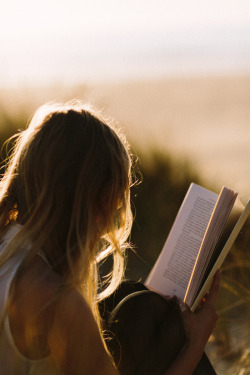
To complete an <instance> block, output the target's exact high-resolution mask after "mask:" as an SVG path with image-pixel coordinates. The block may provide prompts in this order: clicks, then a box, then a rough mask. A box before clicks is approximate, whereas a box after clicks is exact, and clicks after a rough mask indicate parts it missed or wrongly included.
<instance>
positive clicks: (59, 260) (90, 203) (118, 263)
mask: <svg viewBox="0 0 250 375" xmlns="http://www.w3.org/2000/svg"><path fill="white" fill-rule="evenodd" d="M130 185H131V156H130V152H129V146H128V144H127V142H126V139H125V138H124V136H123V135H122V134H121V132H120V131H119V130H118V129H116V128H115V127H114V125H113V124H112V122H110V121H107V120H106V119H105V118H104V117H102V116H101V114H100V113H98V112H97V111H96V110H94V109H93V108H91V107H88V106H85V105H83V104H82V103H81V102H80V101H73V102H68V103H65V104H63V103H51V104H47V105H45V106H42V107H41V108H40V109H38V111H37V112H36V113H35V115H34V116H33V118H32V120H31V122H30V124H29V126H28V127H27V129H26V130H24V131H22V132H20V133H19V134H18V135H17V138H16V141H15V145H14V149H13V152H12V155H11V157H10V159H9V162H8V165H7V169H6V172H5V173H4V175H3V178H2V180H1V182H0V233H1V235H2V234H3V233H4V231H5V229H6V228H7V227H8V226H9V225H10V223H12V222H13V221H14V222H18V223H20V224H22V229H21V231H20V232H19V233H18V235H17V236H16V237H15V239H14V241H12V243H11V246H8V248H6V251H4V252H3V253H2V254H1V256H0V266H2V265H3V264H4V263H5V262H7V261H8V260H9V259H10V258H12V257H13V256H14V255H15V256H16V255H17V253H18V251H20V247H21V246H22V245H23V244H24V243H29V244H30V246H29V247H28V250H27V249H26V251H27V257H28V256H30V257H32V256H34V255H35V254H36V253H37V251H38V249H40V250H42V251H43V252H44V253H45V254H46V257H47V259H48V260H49V262H50V264H51V266H52V268H53V269H54V270H55V271H56V272H58V273H59V274H61V276H62V278H63V280H64V281H65V285H66V284H67V285H74V286H76V287H77V288H79V289H81V291H82V293H83V295H84V296H85V298H86V299H87V301H88V302H89V304H90V306H91V308H92V310H93V313H94V315H95V317H96V319H97V321H98V322H99V314H98V309H97V302H98V300H100V299H102V298H104V297H105V296H107V295H108V294H110V293H111V292H112V291H114V289H115V288H116V287H117V285H118V284H119V282H120V281H121V279H122V277H123V273H124V250H125V248H126V247H127V244H126V240H127V238H128V235H129V233H130V230H131V224H132V215H131V209H130ZM111 254H112V255H113V269H112V272H111V274H110V275H109V280H108V282H107V285H106V288H104V289H102V292H101V293H98V290H99V288H100V285H99V281H100V276H99V273H98V263H99V262H101V261H103V260H104V259H105V258H106V257H107V256H109V255H111ZM99 323H100V322H99Z"/></svg>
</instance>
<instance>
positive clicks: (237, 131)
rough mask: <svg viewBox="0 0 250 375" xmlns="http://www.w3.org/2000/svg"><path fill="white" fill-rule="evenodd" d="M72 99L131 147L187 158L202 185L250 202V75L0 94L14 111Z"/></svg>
mask: <svg viewBox="0 0 250 375" xmlns="http://www.w3.org/2000/svg"><path fill="white" fill-rule="evenodd" d="M73 97H78V98H81V99H84V100H87V101H90V102H91V103H92V104H94V105H96V106H98V107H101V108H103V109H104V112H106V113H107V114H110V115H111V116H113V117H114V118H115V119H116V120H118V121H119V123H120V125H121V126H122V127H124V129H125V132H126V134H127V135H128V138H129V140H130V141H132V143H133V144H135V146H137V147H140V148H143V149H146V150H147V149H150V148H155V147H158V148H159V149H161V150H162V151H166V152H174V154H175V156H176V157H178V158H184V157H187V158H188V159H189V160H190V162H191V163H192V164H193V165H194V166H195V168H196V169H197V170H198V172H199V173H200V174H201V175H202V177H203V178H204V180H205V181H204V182H205V183H206V181H207V182H208V183H209V184H213V185H215V186H216V187H217V189H220V187H221V185H227V186H229V187H231V188H233V189H236V190H237V191H239V192H240V196H241V197H242V200H243V201H245V200H246V199H247V198H248V197H249V196H250V163H249V161H250V75H245V76H244V75H242V76H230V77H228V76H224V77H223V76H219V77H195V78H190V77H189V78H164V79H161V80H160V79H159V80H157V81H156V80H145V81H133V82H125V83H109V84H99V85H97V84H95V85H93V86H90V85H88V86H86V85H80V86H79V87H73V88H72V87H71V88H70V87H64V86H63V85H60V84H58V85H57V86H54V87H52V88H43V89H37V90H33V89H31V88H27V87H26V88H24V89H22V90H19V91H16V92H13V91H8V90H7V91H6V90H5V91H3V90H2V91H0V102H1V103H5V104H6V103H7V104H8V106H9V107H10V108H11V109H12V110H13V108H17V103H18V104H19V106H20V107H25V108H28V107H29V108H32V110H34V109H35V108H36V106H38V105H40V104H42V103H43V102H45V101H48V100H55V99H63V100H65V99H71V98H73Z"/></svg>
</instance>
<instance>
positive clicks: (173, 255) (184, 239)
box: [145, 184, 218, 300]
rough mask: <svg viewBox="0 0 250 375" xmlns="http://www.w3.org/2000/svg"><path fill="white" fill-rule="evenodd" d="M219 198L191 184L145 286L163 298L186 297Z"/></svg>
mask: <svg viewBox="0 0 250 375" xmlns="http://www.w3.org/2000/svg"><path fill="white" fill-rule="evenodd" d="M217 198H218V195H217V194H215V193H213V192H211V191H209V190H207V189H205V188H203V187H201V186H199V185H196V184H191V185H190V188H189V190H188V192H187V194H186V196H185V198H184V201H183V203H182V205H181V208H180V210H179V212H178V214H177V217H176V219H175V222H174V224H173V227H172V229H171V231H170V233H169V236H168V238H167V241H166V242H165V245H164V247H163V250H162V252H161V254H160V256H159V258H158V260H157V262H156V264H155V266H154V267H153V269H152V271H151V273H150V274H149V276H148V278H147V280H146V282H145V285H146V286H147V287H148V288H149V289H151V290H155V291H157V292H159V293H160V294H163V295H176V296H177V297H178V298H180V299H182V300H183V298H184V296H185V292H186V288H187V286H188V283H189V278H190V276H191V273H192V270H193V266H194V263H195V260H196V257H197V254H198V252H199V249H200V245H201V243H202V239H203V236H204V233H205V231H206V228H207V225H208V222H209V220H210V217H211V214H212V212H213V209H214V206H215V204H216V201H217Z"/></svg>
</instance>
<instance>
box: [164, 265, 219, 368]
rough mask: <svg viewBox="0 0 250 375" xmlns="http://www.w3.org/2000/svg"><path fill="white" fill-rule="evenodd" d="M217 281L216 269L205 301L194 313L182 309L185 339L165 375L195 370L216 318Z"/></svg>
mask: <svg viewBox="0 0 250 375" xmlns="http://www.w3.org/2000/svg"><path fill="white" fill-rule="evenodd" d="M219 281H220V272H219V271H218V272H217V273H216V275H215V277H214V281H213V283H212V286H211V288H210V291H209V294H208V295H207V296H206V300H205V302H204V303H203V304H202V305H201V306H200V307H199V308H198V309H197V311H196V312H195V313H192V312H191V311H190V310H189V309H187V310H185V311H184V313H183V322H184V327H185V331H186V335H187V340H186V343H185V345H184V347H183V348H182V350H181V352H180V353H179V354H178V356H177V358H176V359H175V361H174V362H173V363H172V365H171V366H170V367H169V369H168V370H167V372H166V374H165V375H179V374H182V375H191V374H192V373H193V371H194V370H195V368H196V366H197V364H198V363H199V361H200V359H201V357H202V354H203V352H204V348H205V346H206V344H207V341H208V339H209V337H210V335H211V333H212V331H213V329H214V327H215V325H216V321H217V319H218V315H217V313H216V299H217V294H218V290H219Z"/></svg>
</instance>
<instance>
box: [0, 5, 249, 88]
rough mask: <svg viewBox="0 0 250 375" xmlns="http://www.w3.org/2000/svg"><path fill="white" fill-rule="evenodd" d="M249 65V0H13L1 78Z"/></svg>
mask: <svg viewBox="0 0 250 375" xmlns="http://www.w3.org/2000/svg"><path fill="white" fill-rule="evenodd" d="M217 68H218V69H221V70H222V71H223V70H225V69H229V70H230V69H231V70H234V69H243V70H247V69H250V1H249V0H209V1H202V0H188V1H187V0H182V1H180V0H174V1H173V0H172V1H168V0H126V1H125V0H124V1H122V0H105V1H104V0H89V1H84V0H71V1H66V0H60V1H58V0H43V1H36V0H29V1H28V0H24V1H20V0H8V1H5V2H4V3H3V4H2V5H1V12H0V85H2V86H18V85H21V84H31V85H32V84H41V83H45V84H48V83H52V81H60V80H62V81H64V82H66V83H74V82H77V81H88V80H90V81H91V80H99V79H106V80H107V79H115V78H124V77H125V78H126V77H129V76H133V77H135V76H137V75H138V76H150V75H157V74H158V75H161V74H168V73H170V74H171V73H176V72H177V73H178V71H179V72H182V73H183V72H184V73H186V72H190V71H192V72H194V71H196V70H197V71H199V70H202V69H203V71H206V70H209V69H210V70H211V71H213V70H216V69H217Z"/></svg>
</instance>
